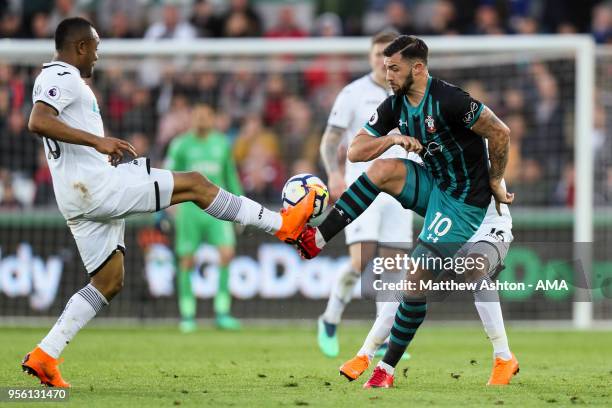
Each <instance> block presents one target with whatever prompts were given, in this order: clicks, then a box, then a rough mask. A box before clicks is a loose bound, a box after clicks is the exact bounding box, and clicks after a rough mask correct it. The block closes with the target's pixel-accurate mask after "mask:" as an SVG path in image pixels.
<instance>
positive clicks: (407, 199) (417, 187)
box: [396, 160, 487, 257]
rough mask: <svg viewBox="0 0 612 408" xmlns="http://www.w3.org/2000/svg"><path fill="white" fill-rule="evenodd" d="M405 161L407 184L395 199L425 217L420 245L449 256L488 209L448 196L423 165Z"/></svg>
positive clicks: (468, 237)
mask: <svg viewBox="0 0 612 408" xmlns="http://www.w3.org/2000/svg"><path fill="white" fill-rule="evenodd" d="M404 162H405V165H406V171H407V178H406V184H404V187H403V189H402V192H401V193H400V195H399V196H397V197H396V199H397V200H398V201H399V202H400V203H401V204H402V206H403V207H404V208H408V209H411V210H413V211H414V212H416V213H417V214H419V215H420V216H422V217H424V221H423V229H422V230H421V233H420V235H419V240H420V241H421V244H422V245H425V246H427V247H430V248H432V247H433V248H435V250H436V252H438V253H439V254H440V255H442V256H445V257H446V256H449V257H452V256H453V255H454V254H455V253H456V252H457V251H458V250H459V248H461V247H462V246H463V244H465V243H466V242H467V241H468V240H469V239H470V238H471V237H472V235H474V234H475V233H476V231H477V230H478V227H480V224H482V221H483V220H484V217H485V214H486V212H487V209H486V208H479V207H475V206H473V205H469V204H466V203H464V202H462V201H460V200H457V199H456V198H453V197H451V196H450V194H447V193H446V192H444V191H442V190H440V188H439V187H438V185H437V184H436V182H435V180H434V178H433V176H432V175H431V173H430V172H429V171H427V169H425V168H424V167H423V166H421V165H419V164H418V163H415V162H414V161H412V160H404Z"/></svg>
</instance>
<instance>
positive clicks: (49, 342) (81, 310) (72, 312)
mask: <svg viewBox="0 0 612 408" xmlns="http://www.w3.org/2000/svg"><path fill="white" fill-rule="evenodd" d="M107 304H108V301H107V300H106V298H105V297H104V296H103V295H102V294H101V293H100V292H99V291H98V289H96V288H95V287H93V286H92V285H91V284H88V285H87V286H85V287H84V288H83V289H81V290H79V291H78V292H77V293H75V294H74V295H72V297H71V298H70V300H68V303H66V307H65V308H64V311H63V312H62V314H61V316H60V317H59V319H57V322H55V325H54V326H53V328H51V330H50V331H49V333H48V334H47V336H46V337H45V338H44V339H42V341H41V342H40V344H39V347H40V348H41V349H42V350H43V351H44V352H45V353H47V354H49V355H50V356H51V357H53V358H59V356H60V354H61V353H62V351H63V350H64V348H65V347H66V346H67V345H68V343H70V341H71V340H72V338H73V337H74V336H75V335H76V334H77V332H78V331H79V330H81V329H82V328H83V327H84V326H85V325H86V324H87V323H88V322H89V321H90V320H91V319H92V318H93V317H94V316H95V315H96V313H98V312H99V311H100V310H102V308H103V307H104V306H105V305H107Z"/></svg>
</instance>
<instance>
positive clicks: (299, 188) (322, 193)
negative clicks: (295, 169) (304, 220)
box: [283, 173, 329, 220]
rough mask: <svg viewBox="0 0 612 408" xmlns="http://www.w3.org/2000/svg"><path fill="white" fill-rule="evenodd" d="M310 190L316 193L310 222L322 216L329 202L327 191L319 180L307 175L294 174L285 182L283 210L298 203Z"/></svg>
mask: <svg viewBox="0 0 612 408" xmlns="http://www.w3.org/2000/svg"><path fill="white" fill-rule="evenodd" d="M311 188H312V189H314V190H315V191H316V195H315V204H314V211H313V212H312V215H311V216H310V219H311V220H312V219H314V218H317V217H318V216H320V215H321V214H323V211H325V209H326V208H327V204H328V202H329V191H328V190H327V186H326V185H325V183H323V181H322V180H321V179H320V178H318V177H317V176H313V175H312V174H308V173H302V174H296V175H295V176H293V177H291V178H290V179H289V180H287V182H286V183H285V186H284V187H283V208H287V207H289V206H294V205H296V204H297V203H299V202H300V200H301V199H302V198H304V197H305V196H306V194H308V191H310V189H311Z"/></svg>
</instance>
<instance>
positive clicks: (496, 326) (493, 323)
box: [474, 290, 512, 360]
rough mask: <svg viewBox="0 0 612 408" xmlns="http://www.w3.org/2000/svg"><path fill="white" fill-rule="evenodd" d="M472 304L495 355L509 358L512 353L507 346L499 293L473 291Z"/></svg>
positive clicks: (494, 291) (505, 358) (493, 291)
mask: <svg viewBox="0 0 612 408" xmlns="http://www.w3.org/2000/svg"><path fill="white" fill-rule="evenodd" d="M474 305H475V306H476V310H477V311H478V315H479V316H480V320H482V325H483V326H484V330H485V332H486V333H487V336H488V337H489V340H491V344H492V345H493V352H494V353H495V357H501V358H502V359H504V360H510V359H511V358H512V354H511V353H510V347H509V346H508V337H507V336H506V328H505V327H504V318H503V316H502V311H501V305H500V304H499V294H498V293H497V291H496V290H479V291H474Z"/></svg>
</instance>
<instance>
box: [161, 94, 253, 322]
mask: <svg viewBox="0 0 612 408" xmlns="http://www.w3.org/2000/svg"><path fill="white" fill-rule="evenodd" d="M192 117H193V129H192V130H191V131H189V132H187V133H185V134H182V135H180V136H178V137H177V138H176V139H174V140H173V141H172V143H171V144H170V148H169V150H168V156H167V158H166V168H168V169H169V170H174V171H197V172H199V173H201V174H203V175H204V176H206V177H208V179H209V180H211V181H212V182H213V183H215V184H217V185H218V186H220V187H222V188H224V189H226V190H227V191H229V192H231V193H233V194H236V195H241V194H242V187H241V185H240V181H239V179H238V173H237V171H236V165H235V164H234V160H233V158H232V149H231V144H230V141H229V140H228V138H227V136H226V135H224V134H223V133H220V132H218V131H216V130H214V121H215V112H214V110H213V109H212V108H211V107H210V106H208V105H197V106H196V107H194V109H193V114H192ZM175 229H176V241H175V252H176V254H177V256H178V258H179V262H178V264H179V273H178V276H177V292H178V300H179V311H180V313H181V324H180V328H181V331H183V332H191V331H194V330H195V328H196V324H195V316H196V299H195V296H194V294H193V290H192V288H191V272H192V271H193V268H194V266H195V265H194V254H195V252H196V250H197V249H198V247H199V246H200V244H202V243H203V242H206V243H208V244H210V245H213V246H215V247H216V248H217V250H218V251H219V288H218V290H217V294H216V295H215V299H214V311H215V321H216V324H217V326H218V327H219V328H221V329H227V330H236V329H239V328H240V323H239V322H238V320H236V319H235V318H233V317H232V316H231V314H230V307H231V295H230V292H229V267H228V265H229V263H230V261H231V260H232V258H233V257H234V252H235V251H234V248H235V246H236V237H235V234H234V226H233V225H232V224H231V223H229V222H226V221H222V220H217V219H215V218H213V217H211V216H210V215H208V214H206V213H205V212H202V211H201V210H199V208H198V207H197V206H196V205H195V204H193V203H190V202H188V203H183V204H180V205H179V206H178V209H177V210H176V217H175Z"/></svg>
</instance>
